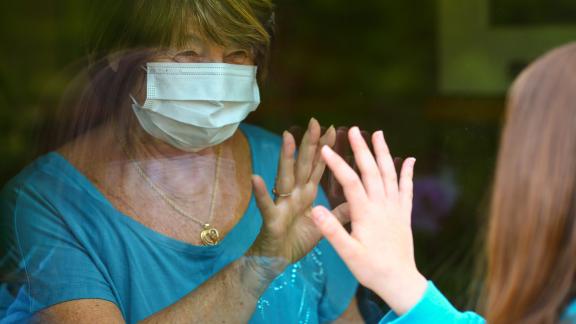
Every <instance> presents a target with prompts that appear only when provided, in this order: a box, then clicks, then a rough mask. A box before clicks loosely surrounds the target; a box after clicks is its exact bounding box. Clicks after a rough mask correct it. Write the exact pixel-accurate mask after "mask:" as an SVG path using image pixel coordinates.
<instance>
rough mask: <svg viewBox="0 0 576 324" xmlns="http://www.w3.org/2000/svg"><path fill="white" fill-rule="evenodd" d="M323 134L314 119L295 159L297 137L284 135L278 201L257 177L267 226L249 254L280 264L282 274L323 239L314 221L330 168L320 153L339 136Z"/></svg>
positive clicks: (329, 132) (256, 187) (254, 180)
mask: <svg viewBox="0 0 576 324" xmlns="http://www.w3.org/2000/svg"><path fill="white" fill-rule="evenodd" d="M320 133H321V129H320V125H319V124H318V122H317V121H316V120H315V119H313V118H312V119H311V120H310V123H309V124H308V129H307V131H306V133H305V134H304V137H303V139H302V143H301V144H300V148H299V150H298V155H297V157H295V151H296V143H295V140H294V137H293V136H292V134H290V133H289V132H284V134H283V145H282V151H281V153H280V162H279V166H278V175H277V178H276V187H275V188H274V192H275V196H276V199H272V197H271V196H270V194H269V193H268V189H267V188H266V184H265V183H264V181H263V180H262V178H261V177H259V176H256V175H255V176H253V178H252V185H253V188H254V194H255V198H256V203H257V205H258V208H259V209H260V212H261V213H262V216H263V224H262V229H261V231H260V234H259V236H258V238H257V239H256V241H255V242H254V244H253V245H252V247H251V248H250V251H249V252H248V254H249V255H251V256H260V257H267V258H273V259H275V260H279V261H280V262H278V263H277V264H280V265H279V266H278V271H280V270H282V269H283V267H285V266H286V265H287V264H289V263H292V262H295V261H297V260H299V259H300V258H302V257H303V256H304V255H306V254H307V253H308V252H310V250H311V249H312V248H313V247H314V246H315V245H316V244H317V243H318V241H319V240H320V238H322V234H321V233H320V232H319V231H318V229H317V228H316V226H315V225H314V222H313V221H312V217H311V212H312V207H313V203H314V200H315V198H316V194H317V192H318V184H319V183H320V180H321V178H322V175H323V173H324V169H325V166H326V164H325V163H324V161H323V159H322V158H321V156H320V149H321V148H322V147H323V146H332V145H334V141H335V138H336V132H335V129H334V127H330V128H328V129H327V130H326V132H325V133H324V135H323V136H320V135H321V134H320ZM341 211H345V206H342V207H340V208H339V209H337V210H336V211H335V214H336V215H337V216H338V217H341V218H343V217H344V216H343V215H345V213H343V212H341Z"/></svg>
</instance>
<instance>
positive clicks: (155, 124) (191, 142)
mask: <svg viewBox="0 0 576 324" xmlns="http://www.w3.org/2000/svg"><path fill="white" fill-rule="evenodd" d="M102 6H107V4H105V3H104V4H102ZM109 8H110V10H111V11H113V12H114V13H113V15H110V16H107V19H104V20H103V19H102V17H99V19H100V20H101V23H102V27H101V28H99V30H100V31H102V33H100V34H99V35H97V38H95V41H94V42H93V43H92V44H93V45H94V49H93V51H92V53H93V55H92V56H91V64H90V65H89V68H88V69H87V73H85V75H84V77H85V79H86V80H87V83H86V86H85V87H83V90H82V92H81V95H79V96H78V97H79V99H78V100H76V101H74V102H73V103H74V105H73V107H75V109H74V111H73V113H72V114H70V115H69V116H71V123H70V124H69V125H70V127H68V128H66V129H67V132H65V136H63V137H62V138H66V142H65V143H64V144H63V145H61V146H59V147H58V148H57V149H55V150H54V151H52V152H50V153H48V154H47V155H44V156H42V157H40V158H38V159H37V160H36V161H35V162H34V163H32V164H31V165H30V166H28V167H27V168H26V169H24V170H23V171H22V172H21V173H20V174H19V175H18V176H16V177H15V178H14V179H13V180H12V181H11V182H10V183H9V184H8V185H7V186H6V187H5V189H4V190H3V193H2V199H1V208H2V209H1V213H2V220H3V226H4V228H5V229H7V231H8V234H9V235H7V236H4V237H6V238H7V239H8V241H7V244H8V247H9V251H8V254H7V255H6V256H5V257H4V258H3V263H4V264H3V267H7V265H10V266H11V267H12V271H11V272H10V273H8V275H7V276H6V278H5V279H4V280H3V284H2V286H0V287H1V288H2V289H1V290H0V317H2V318H3V320H4V321H6V322H9V323H12V322H20V321H28V320H33V321H41V322H58V323H79V322H82V323H84V322H85V323H120V322H129V323H134V322H140V321H141V322H145V323H156V322H158V323H180V322H182V323H184V322H185V323H190V322H202V323H213V322H219V323H232V322H233V323H242V322H252V323H263V322H271V323H318V322H327V321H333V320H336V319H338V318H339V317H341V318H347V319H350V320H355V321H357V320H360V316H359V313H358V312H357V309H356V305H355V303H354V302H353V296H354V292H355V289H356V286H357V283H356V281H355V280H354V278H353V276H352V275H351V273H350V272H349V271H348V269H347V268H346V266H345V265H344V263H343V262H342V261H341V259H339V257H338V256H337V254H336V253H335V251H334V250H333V249H332V247H331V246H330V245H329V244H328V243H327V241H320V238H321V235H320V233H319V232H318V231H317V229H316V228H315V226H314V224H313V222H312V220H311V218H310V214H311V208H312V207H313V206H314V205H317V204H321V205H326V206H327V205H328V203H327V200H326V197H325V195H324V193H323V191H322V190H321V189H320V188H319V187H318V183H319V181H320V178H321V176H322V173H323V171H324V164H323V162H322V160H321V159H320V158H319V149H320V147H322V146H323V145H325V144H328V145H330V144H332V143H333V142H334V137H335V132H334V129H333V128H329V129H328V130H327V131H326V133H325V134H324V135H322V136H321V130H320V125H319V124H318V122H317V121H315V120H314V119H312V120H311V121H310V123H309V125H308V129H307V131H306V133H305V135H304V138H303V140H302V143H301V145H300V148H299V153H298V155H297V157H295V149H296V144H295V140H294V138H293V137H292V135H291V134H290V133H288V132H285V133H284V134H283V136H282V138H279V137H277V136H275V135H273V134H271V133H269V132H267V131H265V130H263V129H260V128H258V127H255V126H250V125H247V124H243V123H242V121H243V120H244V119H245V118H246V116H247V115H248V114H249V113H250V112H252V111H253V110H255V109H256V108H257V106H258V104H259V100H260V98H259V89H258V84H259V83H261V81H262V78H263V77H264V75H265V72H266V62H267V58H268V49H269V44H270V38H271V32H272V29H273V28H272V27H273V26H272V24H273V12H272V4H271V3H270V1H268V0H203V1H192V0H190V1H186V0H171V1H155V0H154V1H152V0H149V1H147V0H139V1H126V2H118V1H114V2H111V4H110V7H109ZM115 21H121V25H120V28H117V27H114V22H115ZM256 174H257V175H256ZM269 189H270V192H269ZM272 192H273V193H272ZM344 210H345V208H344V207H343V208H337V209H336V210H335V213H336V214H339V215H344V213H343V212H340V213H339V211H344ZM342 217H344V216H342ZM4 237H3V238H4Z"/></svg>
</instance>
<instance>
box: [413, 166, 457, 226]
mask: <svg viewBox="0 0 576 324" xmlns="http://www.w3.org/2000/svg"><path fill="white" fill-rule="evenodd" d="M457 197H458V190H457V188H456V185H455V183H454V181H453V179H452V176H451V175H450V174H448V175H442V176H426V177H422V178H418V179H415V180H414V204H413V208H412V226H413V228H414V229H416V230H421V231H425V232H429V233H437V232H438V231H439V230H440V225H441V223H442V219H443V218H445V217H447V216H448V215H449V214H450V212H451V211H452V209H453V208H454V205H455V203H456V199H457Z"/></svg>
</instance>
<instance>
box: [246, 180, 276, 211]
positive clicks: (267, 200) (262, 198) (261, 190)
mask: <svg viewBox="0 0 576 324" xmlns="http://www.w3.org/2000/svg"><path fill="white" fill-rule="evenodd" d="M252 188H253V189H254V198H255V199H256V205H257V206H258V209H260V213H261V214H262V217H263V218H264V220H265V221H266V220H267V219H269V218H270V217H273V216H272V215H274V210H275V208H276V205H275V204H274V201H273V200H272V198H271V197H270V194H268V189H267V188H266V183H265V182H264V180H263V179H262V178H261V177H260V176H257V175H252Z"/></svg>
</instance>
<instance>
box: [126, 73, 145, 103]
mask: <svg viewBox="0 0 576 324" xmlns="http://www.w3.org/2000/svg"><path fill="white" fill-rule="evenodd" d="M140 68H141V69H142V70H144V72H146V73H148V68H147V67H146V66H144V65H140ZM129 96H130V100H132V103H133V104H134V105H136V106H138V107H140V104H139V103H138V101H137V100H136V98H134V96H132V94H129Z"/></svg>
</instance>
